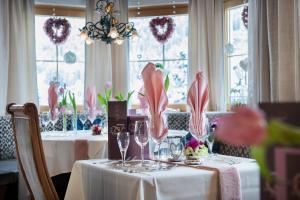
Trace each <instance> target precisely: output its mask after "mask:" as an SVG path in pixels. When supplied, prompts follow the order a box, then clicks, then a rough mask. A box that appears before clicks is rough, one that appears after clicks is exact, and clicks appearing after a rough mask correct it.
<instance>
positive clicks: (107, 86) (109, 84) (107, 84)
mask: <svg viewBox="0 0 300 200" xmlns="http://www.w3.org/2000/svg"><path fill="white" fill-rule="evenodd" d="M111 86H112V84H111V82H110V81H107V82H106V84H105V88H107V89H110V88H111Z"/></svg>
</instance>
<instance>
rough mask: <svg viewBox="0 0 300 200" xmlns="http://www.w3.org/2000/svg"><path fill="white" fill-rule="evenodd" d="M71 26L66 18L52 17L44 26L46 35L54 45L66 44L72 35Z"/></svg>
mask: <svg viewBox="0 0 300 200" xmlns="http://www.w3.org/2000/svg"><path fill="white" fill-rule="evenodd" d="M70 28H71V25H70V23H69V22H68V20H66V19H64V18H56V17H51V18H49V19H47V21H46V22H45V25H44V30H45V33H46V34H47V35H48V37H49V38H50V40H51V42H53V43H54V44H61V43H63V42H65V41H66V40H67V38H68V36H69V35H70V32H71V31H70Z"/></svg>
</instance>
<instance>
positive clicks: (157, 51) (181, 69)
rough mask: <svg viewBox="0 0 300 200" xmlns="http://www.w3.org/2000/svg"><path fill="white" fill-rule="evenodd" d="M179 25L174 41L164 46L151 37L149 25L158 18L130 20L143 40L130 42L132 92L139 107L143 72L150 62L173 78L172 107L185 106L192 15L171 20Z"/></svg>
mask: <svg viewBox="0 0 300 200" xmlns="http://www.w3.org/2000/svg"><path fill="white" fill-rule="evenodd" d="M171 17H172V18H173V20H174V23H175V25H176V26H175V28H174V32H173V34H172V36H171V38H170V39H169V40H168V41H167V42H166V43H165V44H164V45H163V44H161V43H159V42H158V41H157V40H156V39H155V38H154V36H153V35H152V33H151V30H150V28H149V22H150V20H151V19H152V18H154V17H149V16H146V17H136V18H130V20H129V21H130V22H134V24H135V27H136V29H137V31H138V34H139V36H140V38H139V40H138V41H137V42H130V51H129V66H130V73H129V74H130V78H129V80H130V84H129V85H130V89H131V90H135V91H136V92H135V95H134V97H133V99H132V103H133V104H138V103H139V102H138V99H137V92H138V91H139V90H140V88H141V86H142V85H143V80H142V77H141V70H142V69H143V68H144V66H145V65H146V64H147V63H148V62H152V63H154V64H157V63H160V64H162V65H163V66H164V72H165V74H169V78H170V87H169V90H168V93H167V94H168V97H169V103H170V104H185V103H186V93H187V83H188V82H187V73H188V15H186V14H181V15H175V16H171Z"/></svg>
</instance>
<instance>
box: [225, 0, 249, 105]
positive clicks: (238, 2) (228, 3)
mask: <svg viewBox="0 0 300 200" xmlns="http://www.w3.org/2000/svg"><path fill="white" fill-rule="evenodd" d="M246 3H247V0H224V23H223V24H224V27H223V30H224V33H223V34H224V44H223V46H224V47H225V45H226V44H227V43H228V42H229V24H228V21H229V10H230V9H233V8H235V7H239V6H242V5H244V4H246ZM235 56H236V55H235ZM230 57H232V56H228V55H225V54H224V75H225V101H226V102H225V104H226V110H227V111H229V110H230V109H231V106H232V104H231V103H230V95H229V87H230V81H231V78H230V73H229V70H230V69H229V65H228V63H229V59H230Z"/></svg>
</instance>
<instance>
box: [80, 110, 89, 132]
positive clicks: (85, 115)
mask: <svg viewBox="0 0 300 200" xmlns="http://www.w3.org/2000/svg"><path fill="white" fill-rule="evenodd" d="M87 119H88V114H87V112H86V111H83V112H82V113H80V114H79V120H80V121H81V123H82V130H85V129H84V124H85V122H86V120H87Z"/></svg>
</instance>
